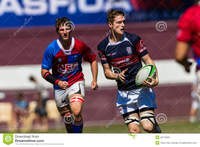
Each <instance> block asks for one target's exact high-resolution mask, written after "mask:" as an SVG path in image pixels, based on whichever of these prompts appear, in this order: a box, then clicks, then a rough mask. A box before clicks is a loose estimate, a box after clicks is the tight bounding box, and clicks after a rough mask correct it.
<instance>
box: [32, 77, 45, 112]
mask: <svg viewBox="0 0 200 147" xmlns="http://www.w3.org/2000/svg"><path fill="white" fill-rule="evenodd" d="M29 80H30V81H31V82H33V84H34V86H35V89H36V94H35V97H36V99H38V96H39V95H40V96H39V97H40V99H41V100H40V101H41V102H42V108H43V110H44V111H45V113H47V112H46V103H47V101H48V99H49V92H48V90H47V89H46V87H45V86H44V85H42V84H41V83H39V82H38V80H37V79H36V78H35V77H34V76H32V75H31V76H30V77H29ZM38 94H39V95H38Z"/></svg>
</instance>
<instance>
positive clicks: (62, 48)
mask: <svg viewBox="0 0 200 147" xmlns="http://www.w3.org/2000/svg"><path fill="white" fill-rule="evenodd" d="M57 44H58V46H59V48H60V49H61V50H62V51H63V52H64V53H66V52H71V51H72V49H73V48H74V45H75V39H74V37H72V42H71V44H72V45H71V48H69V49H68V50H66V49H64V47H63V46H62V44H61V42H60V40H59V39H57Z"/></svg>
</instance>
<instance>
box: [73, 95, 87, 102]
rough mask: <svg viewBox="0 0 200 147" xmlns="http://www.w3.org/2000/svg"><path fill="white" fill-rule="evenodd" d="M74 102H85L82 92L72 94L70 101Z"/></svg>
mask: <svg viewBox="0 0 200 147" xmlns="http://www.w3.org/2000/svg"><path fill="white" fill-rule="evenodd" d="M73 102H79V103H83V102H84V98H83V96H82V95H80V94H74V95H72V96H71V97H70V103H73Z"/></svg>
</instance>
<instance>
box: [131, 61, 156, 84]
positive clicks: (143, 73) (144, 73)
mask: <svg viewBox="0 0 200 147" xmlns="http://www.w3.org/2000/svg"><path fill="white" fill-rule="evenodd" d="M155 73H156V67H155V66H154V65H152V64H147V65H145V66H143V67H142V68H141V69H140V70H139V71H138V72H137V74H136V78H135V83H136V85H142V83H143V81H145V80H147V79H148V77H153V76H154V75H155Z"/></svg>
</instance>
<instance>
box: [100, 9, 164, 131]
mask: <svg viewBox="0 0 200 147" xmlns="http://www.w3.org/2000/svg"><path fill="white" fill-rule="evenodd" d="M107 23H108V27H109V29H110V30H109V31H110V34H109V35H108V36H107V37H106V38H105V39H104V40H103V41H101V42H100V44H99V45H98V51H99V56H100V58H101V62H102V65H103V69H104V74H105V76H106V78H107V79H111V80H116V81H117V86H118V95H117V107H118V108H119V110H120V113H121V114H122V115H123V118H124V120H125V123H126V124H127V125H128V129H129V131H130V132H131V133H139V132H140V129H139V123H141V125H142V127H143V128H144V130H145V131H147V132H152V133H160V132H161V130H160V128H159V126H158V124H157V122H156V119H155V114H154V109H155V108H156V107H157V106H156V102H155V94H154V91H153V89H152V87H154V86H156V85H158V82H159V80H158V73H156V76H155V78H149V81H144V83H143V84H144V86H145V87H143V88H141V86H137V85H136V84H135V76H136V74H137V72H138V70H139V69H140V68H141V67H142V63H141V61H143V62H144V63H145V64H153V65H155V64H154V62H153V60H152V59H151V57H150V56H149V54H148V51H147V50H146V47H145V46H144V45H143V41H142V39H141V38H140V37H139V36H137V35H135V34H129V33H127V32H125V14H124V12H123V11H121V10H116V9H111V10H110V11H108V13H107ZM111 68H112V69H113V71H112V70H111Z"/></svg>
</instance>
